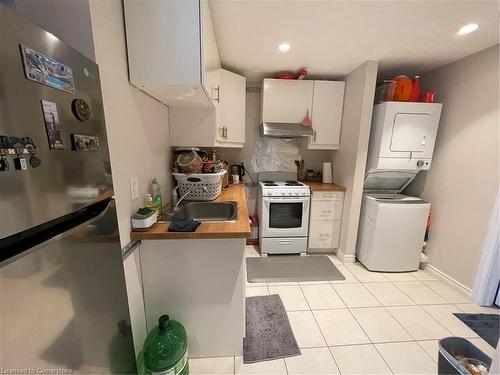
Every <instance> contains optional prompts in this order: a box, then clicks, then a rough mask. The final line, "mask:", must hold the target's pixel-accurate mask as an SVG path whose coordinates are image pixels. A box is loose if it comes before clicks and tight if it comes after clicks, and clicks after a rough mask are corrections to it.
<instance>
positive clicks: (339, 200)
mask: <svg viewBox="0 0 500 375" xmlns="http://www.w3.org/2000/svg"><path fill="white" fill-rule="evenodd" d="M343 206H344V192H313V194H312V200H311V215H310V221H309V245H308V250H309V252H315V251H316V252H328V251H333V250H335V249H338V247H339V242H340V229H341V227H342V210H343Z"/></svg>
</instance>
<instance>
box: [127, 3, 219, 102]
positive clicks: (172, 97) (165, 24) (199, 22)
mask: <svg viewBox="0 0 500 375" xmlns="http://www.w3.org/2000/svg"><path fill="white" fill-rule="evenodd" d="M124 11H125V26H126V31H127V32H126V35H127V52H128V60H129V74H130V83H132V84H133V85H134V86H136V87H138V88H139V89H141V90H142V91H144V92H146V93H148V94H149V95H151V96H153V97H154V98H156V99H158V100H159V101H160V102H162V103H164V104H167V105H169V106H178V107H210V108H212V107H213V105H212V100H211V96H212V92H211V90H212V84H213V82H211V80H210V79H211V73H213V72H216V71H217V70H218V69H219V68H220V61H219V54H218V51H217V44H216V42H215V35H214V30H213V26H212V20H211V17H210V10H209V7H208V2H207V1H206V0H199V1H178V0H173V1H163V0H148V1H137V0H124Z"/></svg>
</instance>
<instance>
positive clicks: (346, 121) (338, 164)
mask: <svg viewBox="0 0 500 375" xmlns="http://www.w3.org/2000/svg"><path fill="white" fill-rule="evenodd" d="M377 67H378V62H376V61H367V62H366V63H364V64H363V65H361V66H359V67H358V68H356V69H355V70H354V71H352V72H351V73H349V74H348V75H347V77H346V78H345V82H346V85H345V96H344V110H343V114H342V131H341V133H340V148H339V150H338V151H335V152H334V156H333V179H334V181H335V182H336V183H337V184H340V185H343V186H344V187H345V188H346V193H345V199H344V211H343V214H342V229H341V232H340V247H339V250H338V252H339V255H340V257H341V258H343V259H344V260H345V261H353V260H354V256H355V254H356V239H357V235H358V222H359V213H360V209H361V198H362V195H363V181H364V175H365V167H366V157H367V151H368V142H369V138H370V128H371V118H372V111H373V96H374V93H375V84H376V80H377Z"/></svg>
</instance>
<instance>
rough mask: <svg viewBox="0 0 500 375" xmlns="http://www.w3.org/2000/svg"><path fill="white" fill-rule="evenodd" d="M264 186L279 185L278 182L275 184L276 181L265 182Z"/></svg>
mask: <svg viewBox="0 0 500 375" xmlns="http://www.w3.org/2000/svg"><path fill="white" fill-rule="evenodd" d="M264 186H278V184H275V183H274V182H267V183H266V182H265V183H264Z"/></svg>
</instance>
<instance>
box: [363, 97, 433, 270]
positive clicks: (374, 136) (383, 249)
mask: <svg viewBox="0 0 500 375" xmlns="http://www.w3.org/2000/svg"><path fill="white" fill-rule="evenodd" d="M441 108H442V104H439V103H406V102H385V103H382V104H378V105H376V106H375V108H374V112H373V119H372V128H371V134H370V145H369V149H368V160H367V166H366V171H367V172H366V175H365V183H364V190H363V192H364V195H363V202H362V206H361V214H360V221H359V229H358V239H357V245H356V257H357V258H358V260H359V261H360V262H361V263H363V265H364V266H365V267H366V268H367V269H369V270H370V271H384V272H404V271H415V270H417V269H418V267H419V262H420V253H421V251H422V245H423V241H424V235H425V227H426V223H427V218H428V215H429V211H430V203H429V202H425V201H424V200H422V199H420V198H416V197H409V196H406V195H403V194H400V193H401V191H403V189H404V188H405V187H406V186H408V184H410V183H411V182H412V181H413V179H414V178H415V176H416V175H417V173H418V172H419V171H421V170H428V169H429V168H430V166H431V162H432V155H433V152H434V144H435V141H436V135H437V130H438V126H439V118H440V115H441Z"/></svg>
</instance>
